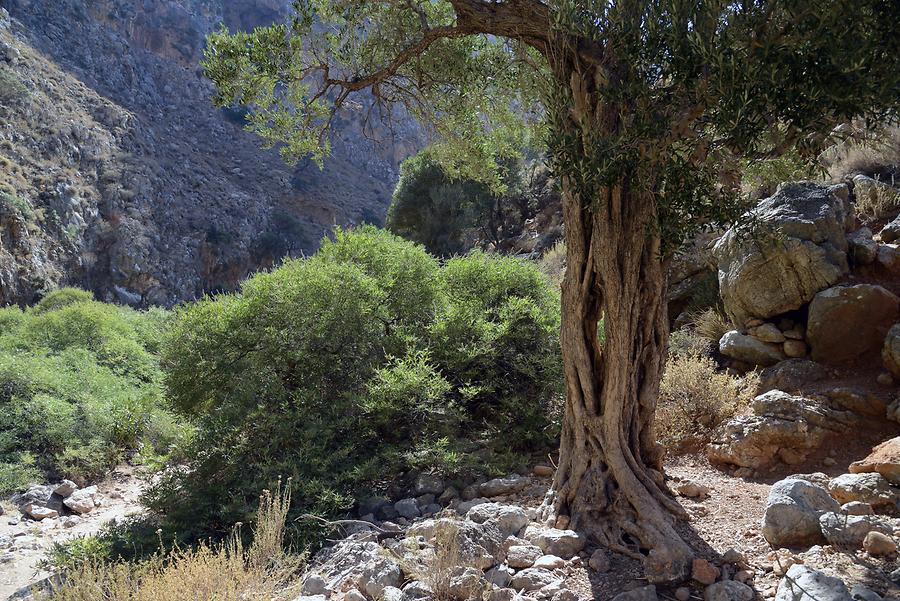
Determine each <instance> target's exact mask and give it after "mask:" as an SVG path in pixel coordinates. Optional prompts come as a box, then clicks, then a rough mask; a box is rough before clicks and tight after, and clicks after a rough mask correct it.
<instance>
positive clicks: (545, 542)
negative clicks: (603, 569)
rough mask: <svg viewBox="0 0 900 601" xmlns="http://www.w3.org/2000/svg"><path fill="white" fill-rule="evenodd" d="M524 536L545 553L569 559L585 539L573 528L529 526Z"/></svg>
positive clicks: (580, 548) (582, 545) (582, 546)
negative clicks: (559, 528) (560, 528)
mask: <svg viewBox="0 0 900 601" xmlns="http://www.w3.org/2000/svg"><path fill="white" fill-rule="evenodd" d="M525 538H526V539H527V540H529V541H531V542H532V543H534V544H535V545H537V546H538V547H540V548H541V550H542V551H543V552H544V553H546V554H547V555H556V556H558V557H562V558H563V559H571V558H572V557H574V556H575V555H576V554H577V553H578V552H579V551H581V550H582V549H584V545H585V539H584V537H583V536H581V535H580V534H578V533H577V532H575V531H574V530H558V529H556V528H545V529H542V528H534V527H533V526H529V527H528V529H526V531H525Z"/></svg>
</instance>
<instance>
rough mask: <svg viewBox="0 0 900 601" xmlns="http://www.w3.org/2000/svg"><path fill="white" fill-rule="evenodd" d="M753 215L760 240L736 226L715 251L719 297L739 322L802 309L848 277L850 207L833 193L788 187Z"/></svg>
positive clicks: (811, 186) (806, 185)
mask: <svg viewBox="0 0 900 601" xmlns="http://www.w3.org/2000/svg"><path fill="white" fill-rule="evenodd" d="M751 213H752V214H753V216H754V217H755V219H756V221H757V223H758V224H759V226H760V227H759V233H758V234H757V235H755V236H754V237H752V238H751V237H750V235H749V234H748V233H746V232H743V231H740V229H739V227H733V228H731V229H729V230H728V231H727V232H725V235H724V236H722V238H721V239H720V240H719V241H718V242H717V243H716V246H715V249H714V252H715V255H716V258H717V260H718V269H719V289H720V294H721V296H722V300H723V302H724V304H725V310H726V311H727V313H728V315H729V317H731V319H732V320H733V321H734V322H735V323H738V324H744V323H746V322H747V321H748V320H749V319H751V318H754V317H758V318H767V317H772V316H775V315H780V314H782V313H786V312H788V311H792V310H794V309H799V308H800V307H802V306H803V305H805V304H806V303H808V302H809V301H810V300H811V299H812V297H813V296H814V295H815V294H816V293H817V292H819V291H820V290H824V289H825V288H827V287H829V286H832V285H834V284H835V283H836V282H837V281H838V280H839V279H840V278H841V277H842V276H843V275H844V274H845V273H847V270H848V265H847V238H846V236H845V234H844V222H845V219H846V215H847V208H846V206H845V203H844V201H843V200H841V199H840V198H839V197H838V196H836V195H835V194H834V193H833V191H832V190H829V189H828V188H825V187H822V186H818V185H815V184H812V183H809V182H800V183H791V184H785V185H782V186H780V187H779V189H778V191H777V192H776V193H775V195H774V196H772V197H770V198H767V199H765V200H763V201H762V202H761V203H760V204H759V205H758V206H757V207H756V208H755V209H753V210H752V211H751Z"/></svg>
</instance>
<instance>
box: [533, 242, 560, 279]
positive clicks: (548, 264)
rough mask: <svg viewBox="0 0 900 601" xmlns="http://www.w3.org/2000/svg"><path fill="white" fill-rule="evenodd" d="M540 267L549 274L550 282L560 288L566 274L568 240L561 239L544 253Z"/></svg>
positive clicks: (544, 272)
mask: <svg viewBox="0 0 900 601" xmlns="http://www.w3.org/2000/svg"><path fill="white" fill-rule="evenodd" d="M538 269H540V270H541V272H543V274H544V275H546V276H547V279H548V280H550V283H551V284H552V285H553V286H554V287H555V288H557V289H558V288H559V287H560V286H561V285H562V281H563V277H564V276H565V275H566V242H565V240H560V241H559V242H557V243H556V244H554V245H553V247H552V248H550V250H548V251H547V252H545V253H544V255H543V256H542V257H541V260H540V262H539V263H538Z"/></svg>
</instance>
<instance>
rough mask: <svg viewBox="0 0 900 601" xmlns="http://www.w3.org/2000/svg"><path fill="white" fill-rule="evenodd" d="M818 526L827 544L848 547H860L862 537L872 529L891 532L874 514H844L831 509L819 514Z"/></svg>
mask: <svg viewBox="0 0 900 601" xmlns="http://www.w3.org/2000/svg"><path fill="white" fill-rule="evenodd" d="M819 526H820V527H821V529H822V534H823V535H824V536H825V540H826V541H827V542H828V544H830V545H834V546H836V547H845V548H850V549H860V548H862V544H863V539H865V538H866V534H868V533H869V532H871V531H872V530H875V531H877V532H881V533H882V534H890V533H891V529H890V528H889V527H886V526H884V525H882V524H881V523H880V521H879V520H878V518H876V517H875V516H868V515H846V514H840V513H834V512H831V511H829V512H826V513H823V514H822V515H821V516H819Z"/></svg>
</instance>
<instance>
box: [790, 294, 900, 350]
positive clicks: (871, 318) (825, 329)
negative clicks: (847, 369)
mask: <svg viewBox="0 0 900 601" xmlns="http://www.w3.org/2000/svg"><path fill="white" fill-rule="evenodd" d="M898 317H900V298H897V296H896V295H894V294H893V293H891V292H889V291H888V290H885V289H884V288H882V287H881V286H874V285H871V284H858V285H856V286H835V287H833V288H829V289H827V290H823V291H822V292H819V293H818V294H816V295H815V298H813V300H812V302H811V303H810V304H809V321H808V323H807V327H806V339H807V341H808V342H809V344H810V346H811V347H812V359H813V361H818V362H821V363H844V362H846V361H850V360H854V359H858V358H859V357H860V356H862V355H867V354H874V353H877V352H878V351H880V350H881V348H882V346H883V343H884V338H885V335H886V334H887V332H888V330H890V328H891V326H892V325H894V324H895V323H896V322H897V318H898Z"/></svg>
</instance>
